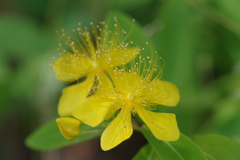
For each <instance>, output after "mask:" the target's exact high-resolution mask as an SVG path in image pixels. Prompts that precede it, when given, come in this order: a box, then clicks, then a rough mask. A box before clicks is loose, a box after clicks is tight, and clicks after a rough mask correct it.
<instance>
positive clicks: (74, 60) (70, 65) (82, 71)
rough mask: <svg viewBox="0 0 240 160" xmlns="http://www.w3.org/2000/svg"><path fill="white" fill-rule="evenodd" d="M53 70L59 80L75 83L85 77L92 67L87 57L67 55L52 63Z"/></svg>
mask: <svg viewBox="0 0 240 160" xmlns="http://www.w3.org/2000/svg"><path fill="white" fill-rule="evenodd" d="M53 69H54V71H55V73H56V75H57V77H58V79H59V80H62V81H75V80H77V79H79V78H81V77H83V76H85V75H87V74H88V73H89V72H90V71H91V70H92V69H93V66H92V62H91V59H90V58H89V57H88V56H83V55H80V54H71V53H67V54H65V55H62V56H60V57H59V58H58V59H56V60H55V61H54V63H53Z"/></svg>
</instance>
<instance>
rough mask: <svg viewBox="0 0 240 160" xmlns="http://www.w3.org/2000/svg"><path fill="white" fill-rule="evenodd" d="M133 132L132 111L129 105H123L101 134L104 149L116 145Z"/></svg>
mask: <svg viewBox="0 0 240 160" xmlns="http://www.w3.org/2000/svg"><path fill="white" fill-rule="evenodd" d="M132 132H133V128H132V123H131V111H130V110H129V109H128V108H127V107H123V108H122V110H121V111H120V114H119V115H118V116H117V117H116V118H115V119H114V120H113V121H112V122H111V123H110V124H109V126H108V127H107V128H106V129H105V130H104V131H103V134H102V136H101V147H102V149H103V150H104V151H107V150H110V149H112V148H114V147H116V146H117V145H119V144H120V143H122V142H123V141H124V140H126V139H128V138H130V136H131V135H132Z"/></svg>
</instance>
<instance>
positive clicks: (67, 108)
mask: <svg viewBox="0 0 240 160" xmlns="http://www.w3.org/2000/svg"><path fill="white" fill-rule="evenodd" d="M94 76H95V75H94V74H90V75H89V76H88V77H87V79H86V80H85V81H83V82H81V83H78V84H75V85H72V86H69V87H66V88H65V89H63V91H62V96H61V98H60V100H59V104H58V114H59V115H60V116H71V115H72V111H73V110H74V109H75V108H76V107H78V106H79V105H81V104H82V103H83V102H84V101H85V100H86V99H87V96H88V94H89V93H90V90H91V88H92V85H93V82H94Z"/></svg>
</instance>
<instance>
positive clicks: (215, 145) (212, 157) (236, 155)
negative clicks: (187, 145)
mask: <svg viewBox="0 0 240 160" xmlns="http://www.w3.org/2000/svg"><path fill="white" fill-rule="evenodd" d="M191 138H192V140H193V141H194V142H195V143H196V144H197V145H198V146H199V147H200V148H201V149H202V151H203V152H204V154H205V155H206V157H207V158H208V160H239V159H240V144H239V143H237V142H235V141H233V140H231V139H229V138H227V137H224V136H221V135H215V134H207V135H195V136H193V137H191Z"/></svg>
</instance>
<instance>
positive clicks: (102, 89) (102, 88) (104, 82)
mask: <svg viewBox="0 0 240 160" xmlns="http://www.w3.org/2000/svg"><path fill="white" fill-rule="evenodd" d="M96 78H97V80H98V87H97V91H96V93H95V95H99V96H105V97H109V96H112V94H113V93H115V90H114V88H113V85H112V81H111V80H110V79H109V77H108V76H107V75H106V74H105V73H103V72H102V73H98V75H97V76H96Z"/></svg>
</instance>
